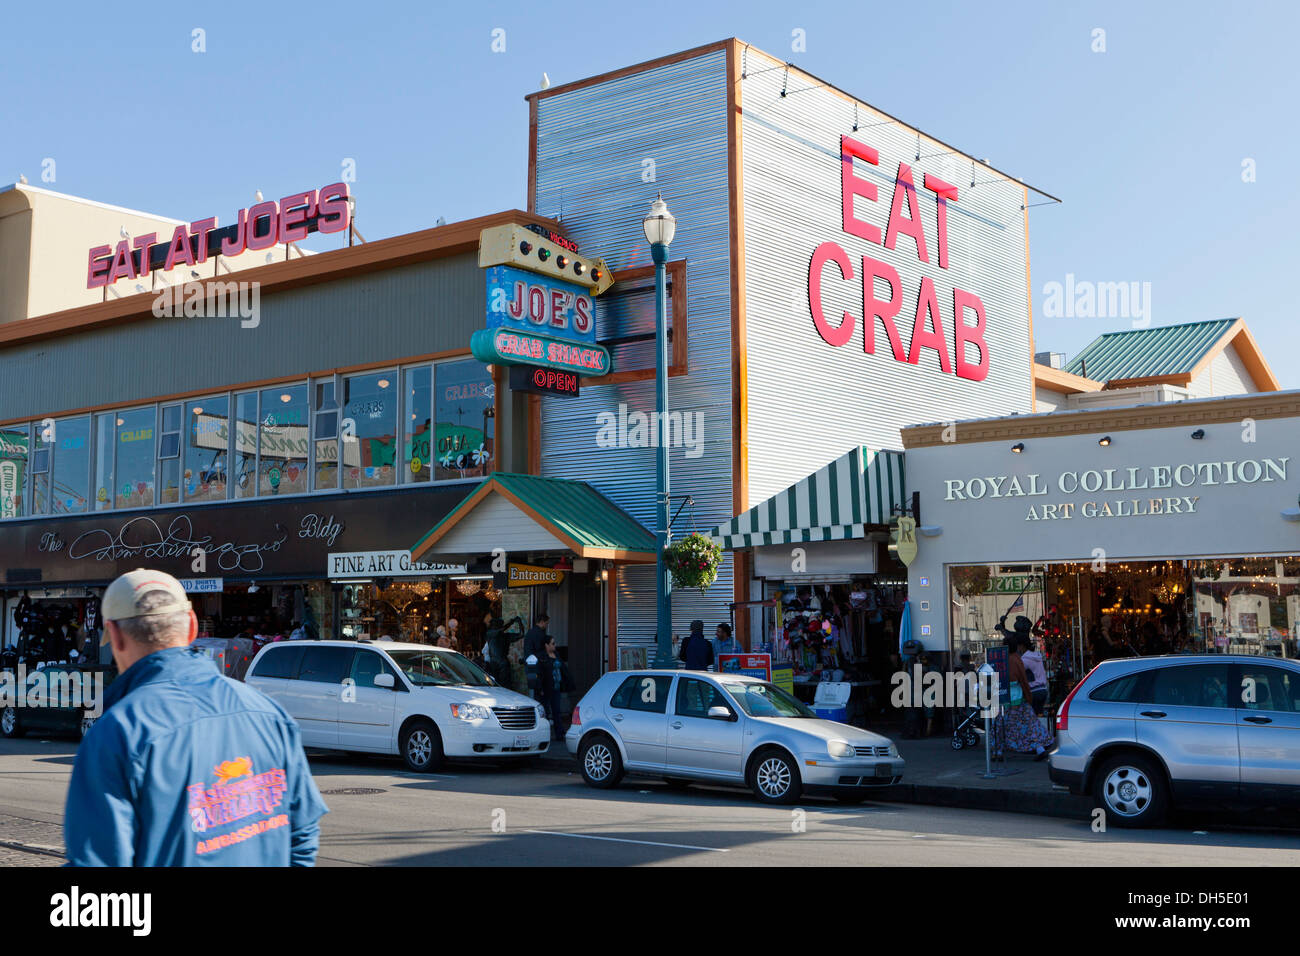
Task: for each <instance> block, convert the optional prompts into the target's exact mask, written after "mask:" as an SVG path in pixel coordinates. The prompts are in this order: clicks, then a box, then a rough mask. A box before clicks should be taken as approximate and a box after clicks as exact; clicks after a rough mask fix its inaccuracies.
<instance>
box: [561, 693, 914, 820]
mask: <svg viewBox="0 0 1300 956" xmlns="http://www.w3.org/2000/svg"><path fill="white" fill-rule="evenodd" d="M565 743H566V744H567V746H568V748H569V753H571V754H575V755H577V757H578V760H579V762H580V764H581V767H582V778H583V780H585V781H586V782H587V784H588V785H590V786H593V787H600V788H605V787H612V786H615V785H616V784H617V783H618V782H619V780H620V779H621V778H622V776H623V774H624V772H627V773H631V774H639V775H650V776H658V777H664V778H665V779H667V780H668V782H669V783H671V784H673V785H676V786H684V785H685V784H687V783H689V782H690V781H692V780H706V781H714V782H719V783H735V784H741V785H745V786H748V787H749V788H750V789H751V790H753V792H754V795H755V796H757V797H758V799H759V800H761V801H763V802H764V803H793V802H794V801H796V800H798V799H799V797H800V795H801V794H802V793H803V791H804V790H818V791H823V792H827V793H830V794H831V795H832V796H834V797H835V798H836V799H837V800H839V801H840V802H842V803H861V802H862V801H863V800H865V799H866V798H867V796H868V795H869V794H870V792H871V790H872V789H874V788H876V787H887V786H889V785H890V784H894V783H898V781H899V780H901V779H902V776H903V760H902V758H901V757H899V755H898V748H897V747H895V746H894V744H893V743H892V742H891V741H890V740H889V739H888V738H886V737H882V736H880V735H879V734H874V733H872V732H871V731H869V730H861V729H859V728H857V727H850V726H849V725H848V724H840V723H836V722H834V721H830V720H822V719H820V718H819V717H818V716H817V715H816V714H815V713H813V712H812V711H811V710H810V709H809V708H808V707H807V706H806V705H805V704H802V703H800V702H799V701H798V700H797V699H796V698H795V697H794V696H792V695H791V694H788V693H786V692H785V691H784V690H782V689H781V688H779V687H777V686H775V685H774V684H769V683H767V682H766V681H761V680H758V679H757V678H754V677H743V676H741V675H739V674H725V673H724V674H713V673H706V672H703V671H663V670H659V671H656V670H648V671H635V672H628V671H615V672H613V673H610V674H606V675H605V676H604V677H602V678H601V679H600V680H598V681H597V682H596V684H595V686H594V687H592V688H591V690H590V691H588V692H587V694H586V696H584V697H583V698H582V700H581V701H579V703H578V706H577V707H576V708H574V711H573V723H572V726H570V728H569V732H568V735H567V736H566V737H565Z"/></svg>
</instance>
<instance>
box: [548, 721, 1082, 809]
mask: <svg viewBox="0 0 1300 956" xmlns="http://www.w3.org/2000/svg"><path fill="white" fill-rule="evenodd" d="M890 736H891V739H892V740H894V741H895V742H896V743H897V744H898V749H899V752H900V753H901V754H902V755H903V759H904V760H906V761H907V767H906V769H905V770H904V771H903V782H902V783H900V784H898V785H897V786H893V787H883V788H881V789H880V790H878V791H873V792H872V796H871V799H872V800H880V801H884V802H896V803H922V804H929V805H932V806H940V807H963V808H965V809H969V810H1002V811H1005V812H1010V813H1036V814H1040V815H1043V816H1052V817H1073V818H1076V819H1080V820H1086V819H1088V814H1089V813H1090V811H1091V810H1092V808H1093V805H1094V803H1095V801H1094V800H1093V799H1092V798H1091V797H1086V796H1075V795H1073V794H1071V793H1069V792H1068V791H1066V790H1060V789H1057V788H1055V787H1054V786H1053V784H1052V781H1051V780H1049V779H1048V777H1047V762H1046V761H1045V760H1043V761H1037V762H1035V761H1034V758H1033V757H1032V756H1030V755H1027V754H1010V755H1009V756H1008V757H1007V760H1006V762H1005V763H997V762H994V763H993V770H994V772H995V773H997V774H998V776H995V777H994V778H993V779H990V780H986V779H984V777H983V774H984V746H983V741H982V740H981V742H980V746H979V747H978V748H976V749H974V750H960V751H957V750H953V749H952V746H951V744H950V743H949V738H948V737H946V736H944V737H928V738H924V739H920V740H901V739H899V738H898V737H897V736H894V735H890ZM542 760H543V762H544V763H545V764H546V765H547V766H548V767H555V768H556V769H565V770H572V771H575V772H576V771H577V769H578V762H577V760H576V759H575V758H573V757H570V756H569V752H568V751H567V750H566V749H565V747H564V742H563V741H556V742H555V743H554V744H552V746H551V749H550V750H549V751H548V752H547V754H546V755H545V756H544V757H543V758H542Z"/></svg>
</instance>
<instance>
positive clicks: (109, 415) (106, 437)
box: [94, 412, 117, 511]
mask: <svg viewBox="0 0 1300 956" xmlns="http://www.w3.org/2000/svg"><path fill="white" fill-rule="evenodd" d="M116 431H117V413H116V412H104V413H103V414H100V415H96V416H95V504H94V509H95V510H96V511H106V510H107V509H109V508H111V507H113V489H114V488H115V487H117V486H116V485H115V484H114V483H113V452H114V451H116V450H117V439H116Z"/></svg>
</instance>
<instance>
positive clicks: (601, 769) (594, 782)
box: [578, 734, 623, 790]
mask: <svg viewBox="0 0 1300 956" xmlns="http://www.w3.org/2000/svg"><path fill="white" fill-rule="evenodd" d="M578 760H579V762H580V763H581V765H582V779H583V780H585V781H586V782H587V785H588V786H589V787H597V788H599V789H601V790H607V789H609V788H610V787H613V786H615V785H616V784H617V783H618V782H619V781H620V780H622V779H623V758H622V757H620V756H619V755H618V747H616V746H615V745H614V741H613V740H611V739H610V738H609V737H606V736H605V735H604V734H597V735H595V736H593V737H588V738H587V739H586V740H585V741H583V743H582V750H581V751H579V753H578Z"/></svg>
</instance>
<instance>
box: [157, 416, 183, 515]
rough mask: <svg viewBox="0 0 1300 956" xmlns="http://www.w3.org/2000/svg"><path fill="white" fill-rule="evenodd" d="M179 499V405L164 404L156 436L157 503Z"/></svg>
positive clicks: (162, 503) (173, 502) (173, 501)
mask: <svg viewBox="0 0 1300 956" xmlns="http://www.w3.org/2000/svg"><path fill="white" fill-rule="evenodd" d="M180 500H181V406H180V405H164V406H163V408H162V432H161V433H160V435H159V437H158V503H159V504H160V505H171V504H175V503H176V502H178V501H180Z"/></svg>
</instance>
